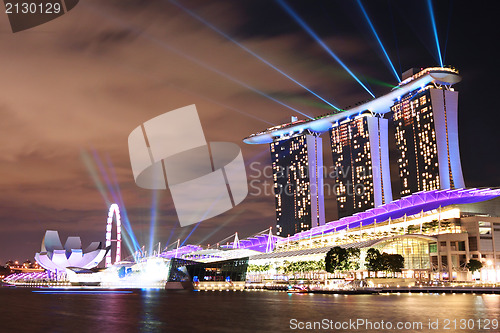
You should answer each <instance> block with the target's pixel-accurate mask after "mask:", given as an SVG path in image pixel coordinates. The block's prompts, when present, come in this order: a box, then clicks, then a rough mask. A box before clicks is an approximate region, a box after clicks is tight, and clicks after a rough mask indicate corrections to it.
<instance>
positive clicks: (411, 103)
mask: <svg viewBox="0 0 500 333" xmlns="http://www.w3.org/2000/svg"><path fill="white" fill-rule="evenodd" d="M406 74H407V75H411V74H413V72H412V70H410V71H409V72H406ZM404 78H405V77H403V79H404ZM457 108H458V92H457V91H453V90H452V89H450V88H449V87H448V86H442V87H439V86H436V85H433V84H429V85H427V86H425V87H422V88H420V89H417V90H414V91H411V92H409V93H408V94H406V95H404V96H402V97H401V98H400V100H399V101H397V102H396V103H395V104H394V105H393V106H392V107H391V111H392V117H393V120H394V126H395V136H396V145H397V148H398V154H399V156H398V160H397V161H398V167H399V176H400V178H401V196H405V195H409V194H411V193H415V192H419V191H431V190H436V189H454V188H464V187H465V184H464V179H463V176H462V167H461V163H460V153H459V148H458V119H457Z"/></svg>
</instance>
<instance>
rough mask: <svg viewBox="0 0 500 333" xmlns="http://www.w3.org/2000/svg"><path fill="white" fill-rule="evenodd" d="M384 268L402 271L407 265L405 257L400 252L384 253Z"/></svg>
mask: <svg viewBox="0 0 500 333" xmlns="http://www.w3.org/2000/svg"><path fill="white" fill-rule="evenodd" d="M381 261H382V269H383V270H384V271H387V272H392V273H395V272H401V270H402V269H403V268H404V267H405V258H404V257H403V256H402V255H400V254H389V253H385V252H384V253H382V255H381Z"/></svg>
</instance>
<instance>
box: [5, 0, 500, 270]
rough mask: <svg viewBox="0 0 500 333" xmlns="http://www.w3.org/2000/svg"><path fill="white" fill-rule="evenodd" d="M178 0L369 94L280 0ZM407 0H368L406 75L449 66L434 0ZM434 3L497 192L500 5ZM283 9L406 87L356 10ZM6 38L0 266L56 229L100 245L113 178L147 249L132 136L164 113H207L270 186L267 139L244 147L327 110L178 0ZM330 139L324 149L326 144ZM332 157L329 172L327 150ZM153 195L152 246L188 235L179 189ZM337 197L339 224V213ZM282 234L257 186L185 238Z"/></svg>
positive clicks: (298, 66) (111, 7)
mask: <svg viewBox="0 0 500 333" xmlns="http://www.w3.org/2000/svg"><path fill="white" fill-rule="evenodd" d="M179 3H180V4H181V5H182V6H184V7H185V8H187V9H188V10H190V11H192V12H193V13H195V14H196V15H199V16H200V17H201V18H203V19H204V20H206V21H207V22H209V23H210V24H212V25H213V26H215V27H217V29H219V30H220V31H222V32H223V33H225V34H227V35H228V36H230V37H231V38H234V39H235V40H236V41H238V42H239V43H241V44H242V45H244V46H245V47H247V48H248V49H250V50H252V51H253V52H255V53H256V54H258V55H259V56H261V57H262V58H264V59H266V60H267V61H268V62H270V63H272V64H273V65H275V66H276V67H278V68H279V69H280V70H282V71H283V72H286V73H287V74H288V75H290V76H291V77H293V78H294V79H295V80H297V81H300V82H301V83H302V84H304V85H305V86H307V87H309V88H310V89H312V90H314V91H315V92H316V93H317V94H318V95H320V96H322V97H323V98H325V99H327V100H328V101H330V102H331V103H333V104H334V105H336V106H339V107H344V108H345V107H347V106H349V105H354V104H355V103H357V102H359V101H362V100H367V99H370V98H371V96H370V95H369V94H368V93H367V92H366V91H365V90H364V89H363V88H362V87H361V86H360V85H359V84H358V83H357V82H356V81H355V80H354V79H353V78H352V77H351V76H350V75H349V74H347V72H346V71H345V70H344V69H343V68H342V67H341V66H340V65H339V64H338V63H337V62H336V61H335V60H334V59H333V58H332V57H330V56H329V55H328V54H327V53H326V52H325V51H324V50H323V49H322V48H321V47H319V46H318V44H317V43H316V41H315V40H314V39H313V38H311V37H310V36H309V35H308V34H307V33H306V32H304V30H303V29H302V27H301V26H300V25H299V24H297V22H296V21H294V20H293V19H292V18H291V17H290V16H289V15H288V14H287V13H286V12H285V11H284V10H283V8H282V7H280V5H279V4H278V3H276V2H274V1H254V0H253V1H186V0H179ZM402 3H403V2H402V1H387V0H385V1H366V0H365V1H363V4H364V5H365V9H366V11H367V13H368V15H369V17H370V18H371V20H372V23H373V25H374V26H375V28H376V30H377V33H378V35H379V37H380V39H381V40H382V42H383V44H384V46H385V48H386V50H387V53H388V55H389V56H390V58H391V60H392V62H393V63H394V67H395V68H396V71H397V72H398V73H399V74H401V72H402V71H405V70H407V69H409V68H411V67H430V66H436V65H438V64H439V62H438V58H437V51H436V44H435V40H434V34H433V32H432V25H431V21H430V15H429V11H428V7H427V1H405V2H404V3H405V4H404V5H403V4H402ZM433 3H434V14H435V18H436V22H437V26H436V27H437V32H438V36H439V41H440V47H441V53H442V55H443V58H444V59H443V60H444V63H445V65H452V66H454V67H456V68H457V69H458V70H459V71H460V75H461V76H462V78H463V81H462V82H460V83H458V84H457V85H455V89H456V90H458V91H459V92H460V95H459V132H460V154H461V158H462V167H463V171H464V177H465V181H466V185H467V186H468V187H495V186H500V175H499V174H498V172H497V171H498V170H499V169H500V155H499V154H498V147H499V143H500V142H499V141H500V140H499V138H500V134H499V132H500V131H499V126H498V123H497V121H498V118H499V117H498V112H499V110H498V107H497V103H496V99H497V97H498V95H497V93H498V92H497V91H496V90H497V87H498V84H497V82H496V80H497V77H498V75H497V74H498V67H497V66H498V65H497V61H496V60H497V58H498V56H497V51H496V48H497V44H498V17H497V13H498V8H497V6H495V5H496V2H494V1H488V2H486V1H483V2H465V1H445V0H443V1H441V0H440V1H434V2H433ZM287 4H288V5H289V6H290V7H292V8H293V9H294V10H295V11H296V12H297V13H298V14H299V15H300V16H301V17H302V18H303V19H304V21H305V22H307V24H308V25H309V26H310V27H311V28H312V29H313V30H314V31H315V32H316V33H317V34H318V35H319V36H320V38H321V39H322V41H323V42H324V43H325V44H326V45H328V46H329V47H330V48H331V50H332V51H333V52H334V53H335V54H336V55H337V56H338V57H339V58H340V59H341V60H342V61H343V62H344V63H345V64H346V65H347V66H348V67H349V68H350V70H351V71H352V72H353V73H355V74H356V75H357V76H358V77H359V78H360V80H361V81H362V82H363V83H365V84H366V85H367V86H368V87H369V88H370V89H371V90H372V91H373V92H374V94H375V95H376V96H380V95H383V94H385V93H387V92H388V91H389V90H390V89H391V88H390V87H391V86H394V85H395V84H397V81H396V78H395V77H394V75H393V73H392V70H391V69H390V68H389V66H388V65H387V61H386V59H385V57H384V56H383V53H382V51H381V49H380V47H379V45H378V43H377V42H376V40H375V38H374V35H373V33H372V31H371V29H370V28H369V26H368V24H367V22H366V20H365V19H364V16H363V15H362V12H361V10H360V7H359V6H358V5H357V3H356V1H305V0H304V1H288V2H287ZM0 45H1V46H0V47H1V52H0V62H1V64H2V66H1V68H2V69H1V78H0V90H1V92H2V94H1V95H0V226H1V228H0V263H4V262H5V261H7V260H9V259H14V260H26V259H32V258H33V256H34V253H35V252H38V251H39V250H40V243H41V241H42V238H43V235H44V232H45V230H47V229H51V230H58V231H59V233H60V235H61V238H62V240H63V242H64V241H65V239H66V237H67V236H73V235H75V236H81V237H82V241H83V243H84V246H86V245H87V244H88V243H90V242H91V241H97V240H99V241H104V236H105V222H106V217H107V209H108V204H109V203H111V202H113V198H112V195H111V192H110V191H109V189H108V188H107V185H106V183H107V182H108V183H110V184H111V183H113V179H116V182H115V183H113V185H112V186H114V188H115V189H116V187H117V186H119V188H120V191H121V195H122V197H123V201H124V203H125V206H126V207H125V208H126V210H127V214H128V217H129V220H130V223H131V225H132V228H133V230H134V233H135V235H136V237H137V239H138V240H139V243H140V244H141V245H146V247H149V244H150V243H151V240H150V223H151V216H152V210H151V207H152V202H153V192H152V191H151V190H145V189H141V188H138V187H137V186H136V185H135V183H134V179H133V176H132V171H131V167H130V161H129V156H128V147H127V138H128V135H129V134H130V132H131V131H132V130H133V129H134V128H136V127H137V126H139V125H140V124H141V123H143V122H145V121H147V120H149V119H151V118H153V117H155V116H157V115H160V114H162V113H165V112H168V111H171V110H174V109H176V108H180V107H183V106H186V105H190V104H196V107H197V109H198V113H199V115H200V118H201V122H202V126H203V129H204V132H205V136H206V138H207V140H208V141H227V142H233V143H236V144H238V145H239V146H240V147H241V149H242V151H243V155H244V158H245V161H246V164H247V166H248V169H247V173H248V177H249V180H252V179H255V178H257V179H258V181H259V184H263V183H264V182H267V183H270V182H271V181H272V179H271V177H269V175H267V177H266V176H264V175H263V176H260V177H257V176H258V172H257V171H255V169H254V168H252V169H251V168H250V164H251V163H252V162H255V163H260V166H261V167H262V168H264V166H268V165H270V156H269V151H268V146H267V145H260V146H251V145H245V144H244V143H243V142H242V139H243V138H244V137H246V136H248V135H250V134H252V133H255V132H258V131H260V130H263V129H265V128H267V127H270V126H272V125H277V124H280V123H283V122H288V121H289V119H290V116H291V115H295V116H299V118H304V116H302V115H300V114H298V113H296V112H294V111H292V110H291V109H288V108H286V107H284V106H283V105H281V104H279V103H277V102H275V101H273V100H272V99H276V100H279V101H280V102H282V103H285V104H287V105H289V106H291V107H293V108H295V109H297V110H300V111H301V112H302V113H305V114H308V115H310V116H318V115H321V114H325V113H328V112H330V111H331V109H329V107H328V105H327V104H325V103H323V102H322V101H321V100H319V99H318V98H316V97H314V96H313V95H312V94H310V93H308V92H307V91H306V90H304V89H303V88H301V87H299V86H298V85H296V84H295V83H293V82H292V81H290V80H288V79H287V78H286V77H284V76H282V75H281V74H279V73H278V72H276V71H275V70H273V69H272V68H270V67H269V66H267V65H265V64H264V63H262V62H261V61H259V60H258V59H256V58H255V57H254V56H252V55H250V54H248V53H247V52H245V51H244V50H242V49H241V48H240V47H238V46H237V45H236V44H234V43H232V42H231V41H229V40H228V39H227V38H225V37H223V36H222V35H220V34H218V33H217V32H215V31H214V30H212V29H210V28H209V27H207V26H206V25H204V24H203V23H201V22H200V21H199V20H196V19H195V18H193V17H192V16H190V15H189V14H188V13H187V12H186V11H183V10H182V9H181V8H180V7H179V6H177V5H175V4H174V3H173V2H170V1H168V0H165V1H138V0H136V1H132V0H116V1H97V0H95V1H94V0H83V1H81V2H80V4H79V5H77V6H76V7H75V8H74V9H73V10H72V11H70V12H69V13H68V14H66V15H63V16H62V17H60V18H58V19H56V20H54V21H51V22H49V23H46V24H44V25H41V26H39V27H36V28H33V29H30V30H27V31H22V32H18V33H15V34H13V33H12V32H11V29H10V27H9V23H8V19H7V16H6V15H5V14H1V15H0ZM250 87H252V88H253V89H252V88H250ZM256 90H258V91H260V92H261V94H260V93H257V92H256ZM263 95H267V96H268V98H266V97H264V96H263ZM185 135H189V133H185ZM179 140H182V137H179ZM323 140H324V142H325V148H326V147H327V144H328V140H329V139H328V136H327V135H324V136H323ZM324 159H325V163H327V164H328V163H330V164H331V163H332V161H331V155H330V154H328V151H327V150H326V149H325V155H324ZM254 165H255V164H254ZM100 166H101V168H100ZM101 169H103V170H105V171H106V175H107V177H106V176H105V175H104V174H103V172H102V170H101ZM96 179H98V180H96ZM100 183H101V184H103V185H102V186H100V185H99V184H100ZM254 184H255V183H254ZM259 186H262V187H261V189H263V188H264V185H258V186H257V188H259ZM99 189H101V190H99ZM157 197H158V209H157V211H156V214H157V221H156V229H155V236H154V240H153V242H154V243H158V242H159V241H161V242H162V246H164V245H165V244H166V243H167V241H168V242H169V243H171V242H173V241H175V240H176V239H177V238H180V239H181V241H182V240H184V239H185V238H186V237H187V236H188V234H189V233H190V232H191V230H192V229H193V226H190V227H185V228H181V227H180V226H179V223H178V220H177V217H176V213H175V209H174V206H173V203H172V197H171V195H170V193H169V191H168V190H166V191H159V192H158V193H157ZM327 201H328V202H327V209H328V211H327V219H330V220H331V219H333V218H335V212H334V206H335V204H334V201H333V198H327ZM153 215H154V214H153ZM274 225H275V212H274V197H273V196H272V195H263V194H261V195H258V193H257V190H256V189H255V188H251V189H250V193H249V196H248V197H247V198H246V199H245V200H244V201H243V202H242V203H241V204H240V205H238V206H237V207H235V208H234V209H232V210H230V211H228V212H226V213H224V214H222V215H219V216H217V217H215V218H212V219H210V220H207V221H203V222H202V223H201V224H200V225H199V226H198V228H197V229H196V230H195V231H194V232H193V233H192V234H191V236H190V238H189V239H188V241H187V243H193V244H196V243H198V242H201V243H203V244H207V243H214V242H217V241H219V240H221V239H223V238H225V237H227V236H229V235H231V234H233V233H234V232H236V231H238V232H239V236H240V238H244V237H247V236H250V235H252V234H255V233H257V232H259V231H262V230H264V229H266V228H268V227H270V226H274ZM124 256H127V253H124Z"/></svg>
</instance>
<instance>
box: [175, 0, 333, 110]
mask: <svg viewBox="0 0 500 333" xmlns="http://www.w3.org/2000/svg"><path fill="white" fill-rule="evenodd" d="M169 1H170V2H171V3H173V4H174V5H176V6H177V7H179V8H180V9H182V10H183V11H184V12H186V13H187V14H189V15H190V16H191V17H193V18H195V19H197V20H198V21H200V22H201V23H203V24H205V25H206V26H207V27H209V28H210V29H212V30H213V31H215V32H216V33H218V34H219V35H221V36H223V37H224V38H226V39H227V40H229V41H230V42H232V43H233V44H235V45H237V46H238V47H240V48H241V49H242V50H244V51H245V52H247V53H249V54H251V55H252V56H254V57H255V58H257V59H258V60H260V61H261V62H263V63H264V64H266V65H267V66H269V67H271V68H272V69H274V70H275V71H276V72H278V73H280V74H281V75H283V76H285V77H286V78H287V79H289V80H290V81H292V82H293V83H295V84H297V85H298V86H300V87H302V88H303V89H305V90H307V91H308V92H310V93H311V94H313V95H314V96H316V97H317V98H319V99H320V100H322V101H323V102H325V103H326V104H328V105H329V106H331V107H332V108H334V109H335V110H337V111H341V109H340V108H338V107H337V106H335V105H333V104H332V103H330V102H329V101H328V100H326V99H325V98H323V97H321V96H320V95H318V94H317V93H316V92H314V91H313V90H311V89H309V88H308V87H307V86H305V85H304V84H302V83H301V82H299V81H297V80H296V79H294V78H293V77H291V76H290V75H288V74H287V73H285V72H284V71H283V70H281V69H279V68H278V67H276V66H275V65H273V64H272V63H270V62H269V61H267V60H266V59H264V58H262V57H261V56H260V55H258V54H257V53H255V52H254V51H252V50H250V49H249V48H248V47H246V46H245V45H243V44H241V43H239V42H238V41H236V40H235V39H233V38H232V37H231V36H229V35H228V34H226V33H225V32H223V31H222V30H220V29H219V28H217V27H216V26H214V25H213V24H211V23H210V22H208V21H207V20H205V19H204V18H203V17H201V16H199V15H198V14H196V13H195V12H193V11H191V10H189V9H188V8H186V7H184V6H182V5H181V4H180V3H179V2H177V1H175V0H169Z"/></svg>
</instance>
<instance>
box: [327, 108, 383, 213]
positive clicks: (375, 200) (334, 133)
mask: <svg viewBox="0 0 500 333" xmlns="http://www.w3.org/2000/svg"><path fill="white" fill-rule="evenodd" d="M387 129H388V120H387V119H384V118H381V117H376V116H373V115H372V114H371V113H370V112H364V113H362V114H360V115H358V116H356V117H354V118H353V119H347V120H345V121H343V122H341V123H340V124H335V126H333V127H332V128H331V129H330V142H331V148H332V156H333V166H334V168H335V176H336V177H335V192H336V193H335V194H336V195H337V209H338V214H339V218H341V217H344V216H349V215H352V214H354V213H357V212H362V211H365V210H367V209H370V208H374V207H378V206H380V205H383V204H385V203H388V202H391V201H392V191H391V179H390V172H389V148H388V142H387V139H388V133H387Z"/></svg>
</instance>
